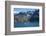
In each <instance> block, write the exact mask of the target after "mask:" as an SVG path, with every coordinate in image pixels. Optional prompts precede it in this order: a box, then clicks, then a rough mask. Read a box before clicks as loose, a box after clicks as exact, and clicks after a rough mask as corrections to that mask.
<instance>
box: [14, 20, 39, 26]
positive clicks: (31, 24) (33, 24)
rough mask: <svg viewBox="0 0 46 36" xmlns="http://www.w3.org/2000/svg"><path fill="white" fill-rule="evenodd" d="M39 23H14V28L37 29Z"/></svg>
mask: <svg viewBox="0 0 46 36" xmlns="http://www.w3.org/2000/svg"><path fill="white" fill-rule="evenodd" d="M38 26H39V21H38V20H33V21H31V22H14V27H38Z"/></svg>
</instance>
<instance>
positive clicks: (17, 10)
mask: <svg viewBox="0 0 46 36" xmlns="http://www.w3.org/2000/svg"><path fill="white" fill-rule="evenodd" d="M35 10H36V9H31V8H14V13H20V12H27V11H32V13H33V11H35Z"/></svg>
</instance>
